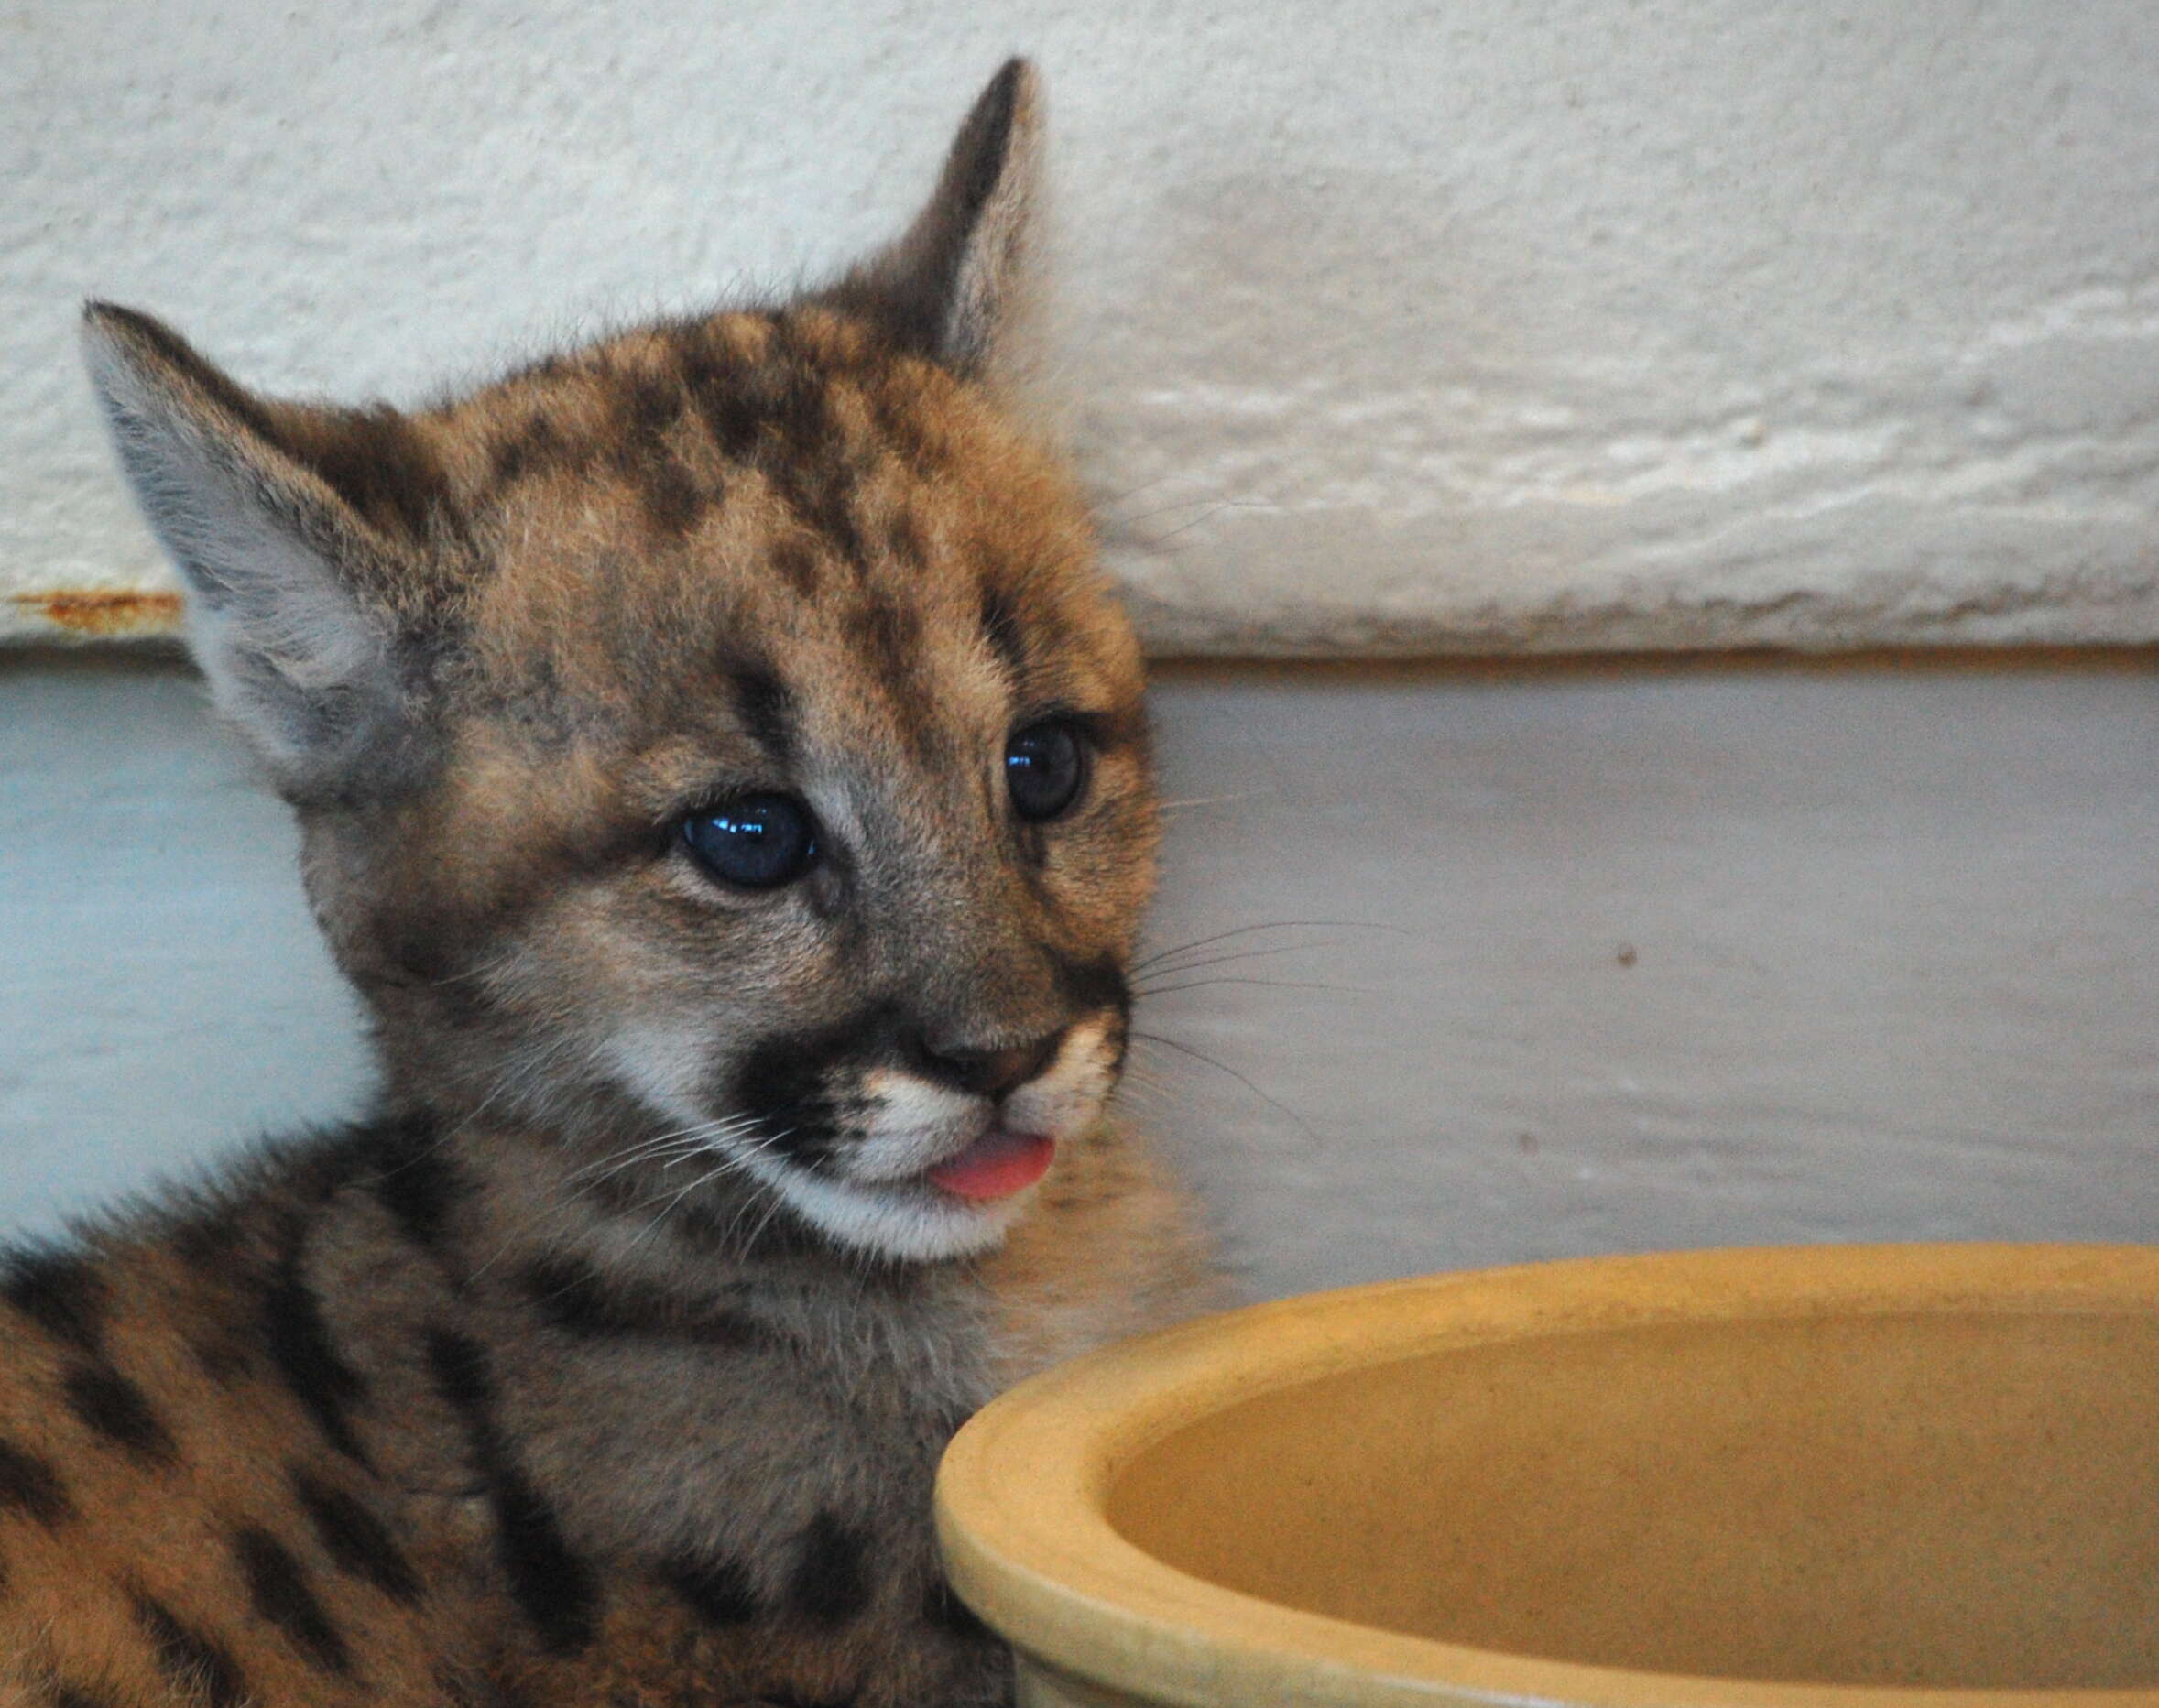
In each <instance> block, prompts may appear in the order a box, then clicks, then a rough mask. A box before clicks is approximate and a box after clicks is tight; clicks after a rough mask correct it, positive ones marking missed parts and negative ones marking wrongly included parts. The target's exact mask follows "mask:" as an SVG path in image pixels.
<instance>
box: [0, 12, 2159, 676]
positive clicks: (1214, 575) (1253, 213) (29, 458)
mask: <svg viewBox="0 0 2159 1708" xmlns="http://www.w3.org/2000/svg"><path fill="white" fill-rule="evenodd" d="M1012 49H1026V50H1028V51H1030V52H1032V53H1034V54H1035V55H1037V56H1038V57H1039V58H1040V60H1041V62H1042V64H1043V66H1044V68H1045V70H1046V71H1047V74H1048V76H1049V80H1050V89H1051V95H1052V115H1053V123H1054V126H1055V159H1056V162H1057V167H1058V173H1059V179H1060V182H1061V185H1062V190H1063V195H1062V209H1063V228H1064V232H1065V234H1066V238H1067V244H1066V260H1065V265H1064V267H1063V277H1064V281H1065V287H1066V288H1065V298H1066V301H1067V304H1068V306H1069V310H1070V314H1069V326H1068V329H1067V331H1068V339H1067V344H1066V348H1067V349H1068V351H1069V353H1070V354H1069V361H1068V364H1067V367H1068V373H1067V383H1068V389H1069V390H1070V391H1071V393H1072V394H1073V396H1074V397H1075V398H1077V399H1078V400H1079V405H1080V416H1079V420H1078V423H1077V425H1078V430H1079V435H1080V438H1081V440H1082V441H1083V444H1084V446H1085V450H1086V451H1087V452H1088V455H1089V460H1090V464H1091V467H1092V469H1093V471H1094V473H1095V475H1096V479H1097V480H1098V482H1099V484H1100V485H1101V488H1102V490H1103V492H1104V493H1105V494H1106V495H1107V497H1108V505H1107V514H1108V516H1109V517H1110V519H1111V520H1112V522H1113V523H1114V524H1117V525H1118V531H1119V532H1120V533H1121V534H1123V535H1126V536H1129V544H1128V547H1127V549H1125V550H1124V551H1123V552H1122V554H1121V556H1122V557H1123V559H1124V563H1125V568H1126V571H1127V573H1128V576H1129V581H1130V582H1131V585H1132V587H1133V590H1134V593H1135V596H1136V600H1137V606H1138V609H1139V612H1140V614H1141V616H1142V618H1143V620H1144V622H1145V623H1146V625H1147V627H1148V629H1149V632H1150V637H1151V639H1152V640H1153V642H1154V643H1155V645H1156V646H1157V647H1158V648H1159V649H1168V650H1179V649H1195V648H1196V649H1241V650H1254V649H1258V650H1267V649H1282V648H1297V647H1305V648H1313V649H1319V650H1332V649H1341V648H1355V647H1382V648H1397V649H1430V648H1475V649H1499V650H1505V649H1510V648H1532V649H1533V648H1554V647H1637V646H1663V647H1669V646H1701V645H1721V644H1728V643H1735V642H1750V641H1751V642H1765V641H1766V642H1789V643H1798V644H1803V645H1836V644H1846V643H1850V642H1854V641H1885V640H1916V641H1923V642H1932V641H1957V640H1970V641H1992V640H2002V639H2011V638H2023V639H2070V638H2115V639H2131V638H2140V637H2141V638H2150V637H2154V636H2159V570H2155V567H2154V565H2155V563H2159V547H2155V546H2154V519H2153V518H2154V510H2155V509H2159V503H2155V501H2159V15H2154V11H2153V9H2152V7H2151V5H2149V4H2148V0H2077V3H2076V4H2073V5H2072V4H2063V3H2062V0H2007V3H2005V4H1985V3H1983V0H1900V3H1899V4H1896V5H1828V4H1825V3H1823V0H1794V3H1791V4H1783V5H1774V4H1767V3H1765V0H1676V3H1673V4H1661V5H1660V4H1651V3H1647V0H1632V3H1629V4H1621V3H1620V0H1535V3H1532V0H1447V4H1445V5H1427V4H1408V3H1406V0H1329V4H1326V5H1320V4H1317V3H1316V0H1303V3H1302V4H1292V3H1290V0H1243V3H1241V4H1239V5H1234V6H1197V5H1173V4H1171V3H1170V0H1155V3H1154V4H1143V3H1141V0H1091V3H1090V4H1088V5H1084V6H1082V5H1072V4H1051V3H1048V0H1023V3H1022V4H1018V5H1002V6H998V7H995V8H987V7H985V8H960V7H955V6H954V5H951V4H949V3H948V0H936V3H934V4H932V3H930V0H911V3H908V0H853V3H851V4H827V5H767V6H750V5H714V4H712V0H646V3H645V4H642V5H637V6H629V5H594V4H592V0H463V3H459V0H373V3H372V4H370V5H365V6H361V7H331V6H308V7H287V6H266V5H259V4H256V0H159V3H158V5H154V6H150V5H143V4H141V0H16V3H15V4H11V5H7V6H6V7H5V9H4V10H0V587H4V588H5V589H6V590H12V593H13V595H14V596H13V598H12V600H11V601H10V602H9V603H8V604H5V606H4V607H0V629H5V628H13V629H15V630H16V631H18V632H22V631H28V630H35V629H38V628H46V629H49V627H50V619H51V616H52V613H53V607H52V606H51V604H50V603H49V600H48V599H46V598H45V596H44V595H46V594H49V593H51V592H53V591H55V590H63V591H64V590H75V591H80V590H82V589H85V588H121V589H140V588H146V587H147V588H153V589H154V588H155V587H157V586H158V585H159V584H160V583H158V582H157V580H156V579H155V577H156V574H157V571H155V570H154V567H153V565H152V561H151V557H150V553H149V549H148V547H147V541H146V539H145V537H144V536H143V534H142V533H141V531H140V530H139V529H138V528H137V527H136V524H135V523H134V521H133V520H132V518H131V517H129V516H128V514H127V512H126V510H125V506H124V503H123V501H122V498H121V495H120V493H119V490H118V487H117V485H116V484H115V482H114V480H113V478H112V477H111V476H110V474H109V473H108V472H107V470H106V468H105V465H104V459H103V455H102V452H101V451H100V449H99V447H98V445H97V444H96V442H95V440H94V436H93V428H92V422H91V418H90V411H89V408H88V405H87V401H86V399H85V397H84V393H83V388H82V385H81V383H80V381H79V379H78V377H77V375H76V373H75V370H74V366H73V361H72V356H71V330H70V321H71V313H72V308H73V304H74V302H75V301H76V299H79V298H81V297H82V296H83V295H85V294H88V293H92V292H95V293H100V294H107V295H112V296H115V297H118V298H121V299H127V300H131V301H136V302H139V303H142V304H145V305H147V306H150V307H152V308H154V309H156V310H160V311H163V312H165V313H167V314H169V316H171V317H172V318H173V319H174V320H176V321H178V322H179V323H180V325H181V326H182V327H183V328H184V329H185V330H187V331H188V332H191V334H193V335H195V336H196V337H197V338H198V339H199V340H200V341H201V342H202V343H204V344H205V345H206V346H207V347H208V348H209V349H210V350H211V351H212V352H213V353H214V354H218V355H220V356H222V357H224V358H225V359H227V360H228V361H229V362H230V363H231V364H234V366H235V367H236V368H237V369H238V370H239V371H241V372H242V373H244V374H245V375H248V376H250V377H252V378H254V379H256V380H258V381H261V382H264V383H267V384H269V385H272V386H286V387H294V388H303V389H322V390H329V391H335V392H338V393H341V394H352V393H366V392H381V393H387V394H388V395H390V396H392V397H405V398H410V397H416V396H419V395H420V394H422V393H423V392H424V390H425V389H426V388H427V387H428V386H430V385H431V384H432V383H433V382H434V381H436V380H437V379H438V378H439V377H441V376H442V375H445V374H453V375H454V374H460V373H475V372H477V371H479V370H480V369H481V368H483V367H484V366H485V363H486V361H487V360H488V359H489V358H490V357H491V356H499V355H505V354H511V353H514V352H516V351H518V350H522V349H525V348H528V347H529V346H530V344H532V343H534V342H535V341H538V340H542V339H545V338H549V337H551V336H553V335H554V334H556V333H557V332H560V331H562V330H564V329H566V328H573V327H576V326H581V325H584V324H587V323H589V322H590V321H591V320H592V319H593V318H594V316H600V315H621V314H625V313H628V312H634V311H638V310H644V309H647V308H650V307H654V306H658V305H661V304H667V305H679V304H686V303H690V302H693V301H697V300H700V299H703V298H705V297H706V296H708V295H709V294H710V293H712V292H714V291H715V290H717V289H719V288H722V287H723V286H725V284H727V283H728V282H729V281H730V280H733V279H736V278H737V277H740V276H741V275H743V274H744V273H745V272H747V273H749V274H751V275H757V276H762V277H768V278H771V277H779V278H785V277H790V276H791V275H793V274H794V273H795V272H796V271H797V270H798V269H801V268H803V267H823V266H825V265H827V264H829V263H831V262H833V261H834V260H835V259H836V258H838V257H840V256H844V255H845V254H846V253H847V252H849V251H850V250H852V249H853V248H855V247H856V246H857V245H862V244H865V243H867V242H868V241H870V240H871V239H872V238H874V237H875V236H877V235H878V234H881V233H883V232H885V231H887V230H889V228H890V227H891V226H892V225H893V224H894V223H895V222H896V221H897V220H898V219H899V218H900V216H901V215H902V214H903V213H904V212H905V211H906V210H907V208H908V206H909V204H910V201H911V200H912V199H913V198H914V197H915V196H916V195H917V194H919V193H920V192H921V190H922V189H923V187H924V185H925V184H926V181H927V180H928V177H929V175H930V173H931V171H932V168H933V165H934V161H935V158H936V156H937V154H938V151H939V150H940V148H941V147H942V146H943V140H944V136H945V135H946V133H947V131H948V130H949V128H950V126H951V125H953V124H954V121H955V120H956V118H957V116H958V114H959V113H960V112H961V110H962V109H963V107H964V106H965V103H966V101H967V99H968V98H969V96H970V95H971V94H972V92H973V90H974V88H975V86H976V84H977V83H979V82H980V81H981V80H982V79H983V78H984V77H985V76H986V75H987V73H988V72H989V71H990V70H991V69H992V67H993V66H994V65H995V64H996V62H997V61H998V59H999V57H1000V56H1002V55H1003V54H1005V53H1007V52H1008V51H1010V50H1012ZM61 615H74V616H75V617H76V618H77V619H78V620H80V619H81V618H82V610H81V608H80V607H76V608H74V609H73V611H72V613H70V612H69V611H67V610H64V609H63V610H62V612H61ZM149 615H150V619H151V620H152V621H153V622H154V621H158V620H161V618H160V616H159V614H158V611H157V610H155V609H154V608H153V609H152V610H151V611H150V613H149Z"/></svg>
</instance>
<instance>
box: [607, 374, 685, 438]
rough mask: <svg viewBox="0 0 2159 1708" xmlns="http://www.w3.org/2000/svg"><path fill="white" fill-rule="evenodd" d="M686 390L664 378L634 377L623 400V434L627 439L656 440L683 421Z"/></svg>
mask: <svg viewBox="0 0 2159 1708" xmlns="http://www.w3.org/2000/svg"><path fill="white" fill-rule="evenodd" d="M683 401H684V399H683V397H682V386H679V385H678V384H676V383H675V382H674V381H673V380H672V379H671V378H670V377H668V376H667V375H661V374H649V373H639V374H636V375H632V376H631V377H630V380H629V383H628V384H627V386H624V388H623V390H622V393H621V397H620V408H621V417H622V428H621V430H622V433H623V436H624V437H625V438H627V439H639V440H655V439H660V438H663V437H665V435H666V434H667V432H668V430H669V429H671V428H672V427H673V426H674V424H675V423H676V422H677V421H679V420H681V419H682V405H683Z"/></svg>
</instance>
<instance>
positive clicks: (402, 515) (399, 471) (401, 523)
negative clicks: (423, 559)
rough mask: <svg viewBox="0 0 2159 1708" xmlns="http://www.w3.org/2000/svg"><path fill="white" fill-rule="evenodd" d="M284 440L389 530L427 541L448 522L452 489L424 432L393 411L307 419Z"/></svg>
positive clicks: (350, 412)
mask: <svg viewBox="0 0 2159 1708" xmlns="http://www.w3.org/2000/svg"><path fill="white" fill-rule="evenodd" d="M283 438H284V440H285V441H286V443H287V445H288V447H289V449H291V450H292V451H295V452H296V453H297V454H298V455H299V456H300V459H301V460H302V461H303V462H308V463H310V464H311V465H312V467H313V468H314V470H315V472H316V473H319V474H320V475H322V478H323V479H324V480H325V481H327V482H328V483H329V484H330V485H331V486H332V487H333V489H334V490H335V491H336V493H337V494H338V495H339V496H340V497H342V498H343V500H344V501H345V502H346V503H347V504H349V505H351V506H352V507H353V508H354V510H356V511H358V512H359V513H360V515H361V516H362V517H365V518H366V519H367V520H368V521H369V522H372V523H373V524H374V525H375V526H376V527H377V528H382V529H383V530H384V531H385V532H387V533H392V534H402V535H404V536H405V537H406V538H407V539H412V540H425V539H428V537H429V535H430V534H431V531H432V530H433V528H434V526H435V525H436V524H437V523H438V522H439V521H447V520H448V519H449V502H450V488H449V482H448V480H447V479H446V478H445V477H444V475H443V473H442V468H441V466H440V465H439V464H438V463H437V462H435V459H434V456H433V454H432V453H431V451H429V449H428V447H427V443H426V441H424V440H422V439H421V438H420V433H419V431H418V430H416V429H415V428H414V427H413V425H412V423H411V422H409V421H408V420H407V419H405V418H404V417H403V416H401V415H399V414H398V412H397V411H396V410H395V409H392V408H388V407H387V405H377V406H376V408H371V409H339V410H335V411H330V412H326V413H324V414H323V415H321V416H310V417H305V418H301V419H299V420H298V421H296V422H295V423H294V424H293V425H292V426H291V428H290V430H289V431H288V432H287V433H286V434H285V435H283Z"/></svg>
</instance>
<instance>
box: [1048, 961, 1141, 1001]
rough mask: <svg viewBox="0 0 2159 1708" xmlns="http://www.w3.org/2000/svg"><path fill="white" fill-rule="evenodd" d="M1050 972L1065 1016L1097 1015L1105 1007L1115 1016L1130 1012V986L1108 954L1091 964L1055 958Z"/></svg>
mask: <svg viewBox="0 0 2159 1708" xmlns="http://www.w3.org/2000/svg"><path fill="white" fill-rule="evenodd" d="M1050 972H1051V976H1052V977H1053V978H1054V979H1055V980H1056V982H1057V995H1059V996H1061V997H1062V998H1063V1001H1064V1005H1065V1009H1066V1012H1067V1013H1070V1014H1073V1015H1074V1016H1082V1015H1089V1014H1099V1013H1101V1012H1102V1011H1103V1010H1104V1009H1106V1008H1107V1009H1111V1010H1114V1011H1115V1012H1117V1013H1118V1014H1129V1013H1130V1012H1131V1007H1132V987H1131V986H1130V985H1129V984H1127V983H1126V981H1125V971H1124V968H1123V967H1121V966H1119V965H1118V963H1117V962H1116V961H1115V960H1113V959H1111V958H1110V957H1108V956H1107V955H1105V956H1102V957H1101V958H1099V959H1097V960H1093V961H1073V960H1068V959H1066V958H1065V957H1063V956H1061V955H1060V956H1055V957H1053V958H1052V961H1051V963H1050Z"/></svg>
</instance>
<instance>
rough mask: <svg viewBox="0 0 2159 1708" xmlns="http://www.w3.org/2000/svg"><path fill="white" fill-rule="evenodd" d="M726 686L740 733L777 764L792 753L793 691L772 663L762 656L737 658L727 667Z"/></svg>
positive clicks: (788, 758)
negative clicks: (732, 701)
mask: <svg viewBox="0 0 2159 1708" xmlns="http://www.w3.org/2000/svg"><path fill="white" fill-rule="evenodd" d="M726 671H727V690H728V692H729V694H730V695H731V696H732V697H733V699H734V702H735V716H736V720H737V721H738V722H739V723H741V725H742V733H743V734H746V735H747V736H748V737H749V738H750V740H752V741H754V742H755V743H757V745H758V746H759V747H762V748H763V749H764V750H765V752H766V753H767V754H768V755H769V756H770V757H771V758H772V759H773V761H774V762H775V763H777V764H780V765H785V764H787V763H788V762H789V761H790V760H791V758H792V757H793V755H794V745H795V702H794V694H793V692H792V691H791V690H790V689H789V687H788V685H787V684H786V683H785V682H783V681H781V680H780V677H779V675H778V673H777V672H775V671H774V670H773V669H772V668H771V666H770V665H769V664H766V663H765V662H763V661H762V660H758V661H747V660H744V661H739V662H736V663H734V664H730V665H728V666H727V667H726Z"/></svg>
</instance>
